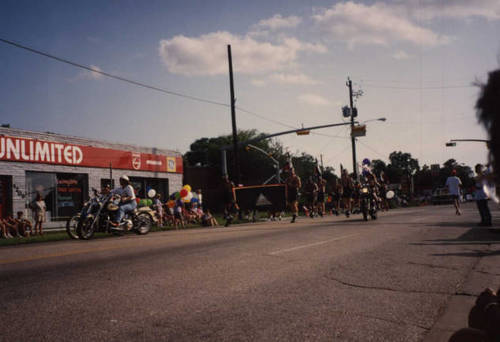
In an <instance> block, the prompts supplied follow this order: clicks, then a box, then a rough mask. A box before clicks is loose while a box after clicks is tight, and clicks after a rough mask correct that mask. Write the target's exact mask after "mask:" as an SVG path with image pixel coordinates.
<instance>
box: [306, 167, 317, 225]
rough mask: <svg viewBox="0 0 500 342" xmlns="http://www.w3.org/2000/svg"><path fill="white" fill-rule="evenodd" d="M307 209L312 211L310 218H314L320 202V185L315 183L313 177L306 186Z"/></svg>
mask: <svg viewBox="0 0 500 342" xmlns="http://www.w3.org/2000/svg"><path fill="white" fill-rule="evenodd" d="M305 193H306V207H307V208H308V209H309V210H310V212H309V217H311V218H313V217H314V210H315V208H316V202H317V200H318V185H317V184H316V183H315V182H314V179H313V177H309V178H308V180H307V183H306V185H305Z"/></svg>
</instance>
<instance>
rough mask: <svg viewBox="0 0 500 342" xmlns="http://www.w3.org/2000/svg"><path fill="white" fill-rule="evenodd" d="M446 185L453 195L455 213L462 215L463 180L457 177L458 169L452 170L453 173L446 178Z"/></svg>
mask: <svg viewBox="0 0 500 342" xmlns="http://www.w3.org/2000/svg"><path fill="white" fill-rule="evenodd" d="M445 185H446V186H447V187H448V193H449V194H450V195H451V196H452V197H453V205H454V206H455V213H456V214H457V215H462V212H461V211H460V188H461V187H462V181H461V180H460V178H458V177H457V170H452V171H451V175H450V176H449V177H448V178H447V179H446V184H445Z"/></svg>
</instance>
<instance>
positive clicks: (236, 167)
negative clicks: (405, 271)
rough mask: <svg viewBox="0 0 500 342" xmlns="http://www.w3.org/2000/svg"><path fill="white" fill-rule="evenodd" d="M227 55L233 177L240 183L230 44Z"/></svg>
mask: <svg viewBox="0 0 500 342" xmlns="http://www.w3.org/2000/svg"><path fill="white" fill-rule="evenodd" d="M227 57H228V60H229V87H230V91H231V122H232V126H233V159H234V174H233V179H234V181H235V183H236V185H238V184H240V163H239V160H238V130H237V129H236V108H235V102H236V99H235V98H234V82H233V59H232V56H231V45H228V46H227Z"/></svg>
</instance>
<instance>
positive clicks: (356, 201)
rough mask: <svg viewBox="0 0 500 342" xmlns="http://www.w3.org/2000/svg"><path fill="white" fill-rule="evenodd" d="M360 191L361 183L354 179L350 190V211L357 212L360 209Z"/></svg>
mask: <svg viewBox="0 0 500 342" xmlns="http://www.w3.org/2000/svg"><path fill="white" fill-rule="evenodd" d="M360 192H361V183H360V182H358V181H356V182H354V190H353V192H352V213H353V214H355V213H359V212H360V211H361V205H360Z"/></svg>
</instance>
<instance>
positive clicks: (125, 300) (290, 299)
mask: <svg viewBox="0 0 500 342" xmlns="http://www.w3.org/2000/svg"><path fill="white" fill-rule="evenodd" d="M490 207H494V205H493V204H490ZM493 214H494V222H496V228H499V226H498V223H499V222H500V211H498V210H497V209H495V210H494V212H493ZM477 217H478V214H477V211H476V208H475V206H474V205H473V204H468V205H466V207H465V208H464V214H463V215H462V216H456V215H455V214H454V210H453V209H452V208H451V206H431V207H421V208H411V209H399V210H394V211H391V212H389V213H383V214H381V215H380V217H379V219H378V220H377V221H369V222H362V221H361V219H360V218H359V216H354V217H351V218H350V219H346V218H345V217H342V216H340V217H332V216H328V217H325V218H323V219H314V220H312V219H309V218H302V219H300V220H299V221H298V222H297V223H295V224H290V223H288V221H286V222H285V221H281V222H269V223H261V224H253V225H245V226H231V227H229V228H215V229H207V228H206V229H193V230H179V231H169V232H162V233H154V234H149V235H146V236H135V235H127V236H124V237H117V238H110V239H100V240H92V241H63V242H54V243H46V244H33V245H25V246H14V247H5V248H1V249H0V289H1V290H0V322H1V323H0V340H1V341H332V340H338V341H424V340H428V341H433V340H435V341H439V340H446V338H447V337H448V336H449V335H450V333H451V332H452V330H453V329H455V328H459V327H461V326H465V324H466V322H467V317H466V314H467V311H468V309H469V308H470V306H469V304H471V303H473V302H474V300H475V296H476V295H477V294H478V293H479V292H480V291H481V290H482V289H483V288H484V287H488V286H490V287H493V288H495V289H496V288H497V287H498V285H500V252H499V243H500V234H497V233H495V232H492V231H491V230H487V229H480V228H476V227H475V223H476V221H477Z"/></svg>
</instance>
